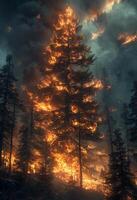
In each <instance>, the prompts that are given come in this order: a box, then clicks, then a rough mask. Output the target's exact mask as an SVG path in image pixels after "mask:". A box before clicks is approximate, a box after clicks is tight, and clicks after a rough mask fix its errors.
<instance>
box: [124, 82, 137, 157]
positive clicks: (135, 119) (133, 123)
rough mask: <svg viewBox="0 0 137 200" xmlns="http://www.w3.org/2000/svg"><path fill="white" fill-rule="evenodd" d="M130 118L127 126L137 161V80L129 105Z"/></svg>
mask: <svg viewBox="0 0 137 200" xmlns="http://www.w3.org/2000/svg"><path fill="white" fill-rule="evenodd" d="M128 110H129V112H128V119H127V122H126V124H127V127H128V135H129V136H128V137H129V140H130V142H131V143H132V149H133V154H134V158H135V159H136V161H137V152H136V149H137V81H135V82H134V85H133V89H132V95H131V100H130V103H129V107H128Z"/></svg>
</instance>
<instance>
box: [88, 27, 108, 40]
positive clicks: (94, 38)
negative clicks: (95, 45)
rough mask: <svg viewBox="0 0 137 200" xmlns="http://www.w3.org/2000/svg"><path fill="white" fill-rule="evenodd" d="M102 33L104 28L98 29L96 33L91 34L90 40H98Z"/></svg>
mask: <svg viewBox="0 0 137 200" xmlns="http://www.w3.org/2000/svg"><path fill="white" fill-rule="evenodd" d="M104 31H105V28H104V27H101V28H99V30H98V31H96V32H94V33H92V34H91V39H92V40H96V39H97V38H99V37H100V36H101V35H102V34H103V33H104Z"/></svg>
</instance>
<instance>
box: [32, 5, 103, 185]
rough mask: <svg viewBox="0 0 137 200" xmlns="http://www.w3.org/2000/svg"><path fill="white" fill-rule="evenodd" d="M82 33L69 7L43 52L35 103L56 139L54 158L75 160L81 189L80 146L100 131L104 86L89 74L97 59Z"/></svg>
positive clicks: (43, 124)
mask: <svg viewBox="0 0 137 200" xmlns="http://www.w3.org/2000/svg"><path fill="white" fill-rule="evenodd" d="M80 30H81V26H80V24H79V21H78V20H77V18H76V16H75V14H74V12H73V9H72V8H70V7H66V8H65V11H64V12H62V13H60V14H59V18H58V21H57V23H56V24H55V25H54V30H53V35H52V37H51V40H50V44H49V45H48V47H47V48H46V49H45V51H44V53H45V57H46V59H47V62H46V65H45V67H44V69H43V71H42V75H43V76H42V80H41V82H40V83H38V84H37V89H35V92H34V94H33V101H34V104H35V110H36V111H37V112H39V113H40V112H41V114H42V115H43V116H44V117H43V123H42V126H44V128H45V130H46V134H47V135H49V137H51V138H53V140H54V139H55V138H56V139H55V140H56V141H55V142H54V144H56V145H53V146H52V147H53V148H52V151H53V152H52V155H53V157H54V156H55V155H56V154H57V153H59V154H62V153H65V154H66V155H67V154H68V157H70V158H73V157H75V158H76V160H77V162H78V163H79V169H78V170H79V183H80V186H82V170H83V169H82V165H83V162H82V148H81V146H82V141H83V139H84V140H87V138H88V139H93V138H94V137H95V136H94V134H95V133H96V132H97V130H98V123H99V121H100V119H99V117H98V114H97V109H98V105H97V103H96V101H95V92H96V89H97V88H98V87H100V86H101V84H100V83H98V82H97V81H96V80H95V79H94V77H93V75H92V73H91V71H90V67H91V65H92V64H93V61H94V56H93V55H92V53H91V50H90V48H88V47H87V46H86V45H85V44H84V43H85V41H84V37H83V36H82V34H81V33H80ZM47 138H48V137H47ZM50 142H52V141H50ZM70 144H71V145H70ZM54 146H55V149H54ZM77 158H78V159H77Z"/></svg>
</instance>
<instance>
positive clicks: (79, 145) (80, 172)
mask: <svg viewBox="0 0 137 200" xmlns="http://www.w3.org/2000/svg"><path fill="white" fill-rule="evenodd" d="M78 151H79V186H80V187H81V188H82V186H83V176H82V154H81V132H80V128H79V135H78Z"/></svg>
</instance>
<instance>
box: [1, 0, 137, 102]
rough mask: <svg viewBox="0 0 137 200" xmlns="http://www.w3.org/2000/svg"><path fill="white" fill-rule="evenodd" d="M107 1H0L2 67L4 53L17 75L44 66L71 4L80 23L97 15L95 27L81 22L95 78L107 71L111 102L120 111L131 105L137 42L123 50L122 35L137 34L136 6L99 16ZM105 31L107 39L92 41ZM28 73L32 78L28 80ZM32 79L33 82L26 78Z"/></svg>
mask: <svg viewBox="0 0 137 200" xmlns="http://www.w3.org/2000/svg"><path fill="white" fill-rule="evenodd" d="M106 1H107V0H92V1H91V0H50V1H49V0H33V1H30V0H1V1H0V57H1V58H0V63H1V60H3V57H4V56H5V54H6V53H9V52H10V53H12V54H13V56H14V58H15V60H16V71H17V73H18V74H20V73H21V72H22V69H25V70H26V71H29V69H32V68H33V67H36V68H37V66H42V65H43V63H44V57H43V54H42V51H43V48H44V46H45V45H46V44H47V42H48V41H49V38H50V36H51V33H52V25H53V23H54V22H55V21H56V19H57V14H58V12H59V11H60V10H61V9H62V8H63V6H64V5H65V3H69V4H72V5H73V7H74V8H75V10H76V11H77V13H78V15H79V17H80V18H81V16H82V17H83V18H84V17H85V16H86V15H89V14H90V13H91V14H92V13H93V12H96V13H98V18H97V20H95V21H94V22H92V21H89V22H88V23H87V22H86V23H84V22H83V31H84V33H85V34H86V35H87V36H89V37H88V38H89V39H88V45H89V46H91V49H92V52H93V53H94V54H95V56H96V61H95V63H94V66H93V67H92V69H93V71H94V73H95V75H96V76H97V77H100V78H101V77H102V69H103V68H105V69H106V70H107V72H108V75H109V80H110V83H111V84H112V90H113V92H112V93H113V95H111V101H112V103H113V102H114V104H117V106H121V105H122V104H123V103H124V102H128V100H129V97H130V90H131V87H132V84H133V81H134V80H136V79H137V77H136V74H137V42H134V43H130V44H128V45H122V44H121V43H120V42H119V41H118V35H119V34H120V33H129V34H135V33H137V1H136V0H123V1H121V3H119V4H116V5H114V6H113V8H112V10H111V11H110V12H108V13H101V11H102V8H103V6H104V5H105V3H106ZM100 27H104V33H103V34H102V35H101V36H100V37H99V38H97V39H96V40H91V39H90V35H91V33H92V32H95V31H97V30H98V29H99V28H100ZM30 73H31V70H30V72H28V74H29V75H30ZM28 79H29V78H28Z"/></svg>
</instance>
